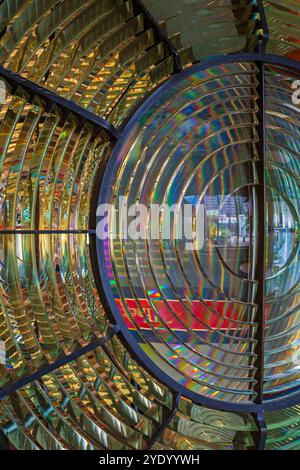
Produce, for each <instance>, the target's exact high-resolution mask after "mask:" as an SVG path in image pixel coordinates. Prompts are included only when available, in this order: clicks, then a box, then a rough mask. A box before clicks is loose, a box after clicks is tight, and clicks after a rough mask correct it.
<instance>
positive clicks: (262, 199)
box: [255, 62, 267, 404]
mask: <svg viewBox="0 0 300 470" xmlns="http://www.w3.org/2000/svg"><path fill="white" fill-rule="evenodd" d="M258 69H259V72H258V80H259V85H258V126H257V133H258V143H257V151H258V157H259V160H257V161H256V162H255V172H256V177H257V180H258V185H257V187H256V197H257V224H258V239H257V256H256V259H257V262H256V269H255V279H256V281H257V292H256V298H255V303H256V305H257V312H256V322H257V331H256V338H255V339H256V340H257V346H256V354H257V359H256V364H255V365H256V374H255V379H256V381H257V382H256V386H255V391H256V393H257V397H256V399H255V402H256V403H258V404H260V403H262V402H263V383H264V343H265V335H264V329H265V328H264V325H265V279H266V268H265V253H266V215H267V211H266V204H267V195H266V175H265V172H266V122H265V66H264V63H263V62H258Z"/></svg>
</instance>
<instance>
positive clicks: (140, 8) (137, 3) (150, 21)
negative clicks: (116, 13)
mask: <svg viewBox="0 0 300 470" xmlns="http://www.w3.org/2000/svg"><path fill="white" fill-rule="evenodd" d="M132 3H133V9H134V12H135V13H136V14H139V13H142V14H143V15H144V18H145V22H146V25H148V26H149V27H151V28H152V29H153V31H154V33H155V35H156V39H157V41H161V42H163V43H164V45H165V48H166V51H168V52H169V54H170V55H172V56H173V63H174V73H178V72H181V71H182V70H183V67H182V63H181V58H180V54H179V52H178V50H177V49H176V47H175V46H174V44H173V43H172V41H171V40H170V39H169V37H168V35H167V34H166V33H165V31H164V30H163V29H162V28H161V27H160V25H159V24H158V22H157V21H156V19H155V18H154V17H153V16H152V14H151V13H150V11H149V10H148V9H147V8H146V7H145V5H144V3H143V2H142V1H141V0H133V2H132Z"/></svg>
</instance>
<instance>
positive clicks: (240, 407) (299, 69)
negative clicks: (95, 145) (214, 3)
mask: <svg viewBox="0 0 300 470" xmlns="http://www.w3.org/2000/svg"><path fill="white" fill-rule="evenodd" d="M133 4H134V8H135V11H136V12H140V13H143V15H144V17H145V18H146V19H147V21H148V22H149V24H151V27H152V28H153V29H154V31H155V33H156V37H157V39H158V40H160V41H163V42H164V43H165V46H166V48H167V50H168V51H169V52H170V54H172V55H173V59H174V72H177V73H176V74H175V75H174V76H173V77H172V78H171V79H170V80H168V81H167V82H165V83H164V84H163V85H162V86H161V87H159V88H158V89H156V90H155V91H154V92H153V93H152V94H151V95H150V97H149V98H148V99H146V100H145V101H144V102H143V105H142V107H140V108H139V109H138V110H137V111H136V113H135V114H134V115H133V116H132V117H131V119H129V121H128V124H127V125H126V126H125V128H124V129H123V130H122V131H120V130H119V129H116V128H115V127H114V126H112V125H111V124H110V123H109V122H108V121H106V120H105V119H102V118H100V117H98V116H96V115H95V114H93V113H91V112H89V111H87V110H85V109H83V108H81V107H80V106H78V105H76V104H74V103H72V102H71V101H69V100H66V99H64V98H62V97H60V96H58V95H57V94H56V93H53V92H50V91H49V90H47V89H45V88H43V87H41V86H39V85H37V84H35V83H33V82H31V81H29V80H26V79H24V78H22V77H20V76H19V75H17V74H15V73H13V72H11V71H9V70H7V69H5V68H3V67H0V77H1V76H2V77H4V78H5V79H6V80H7V81H8V82H9V83H10V84H11V85H12V86H13V87H18V86H21V87H22V88H24V89H25V90H26V91H27V92H28V93H29V95H30V96H39V97H40V98H41V99H42V100H44V101H45V102H46V103H47V104H48V105H50V106H51V105H52V104H53V103H55V104H57V105H58V106H59V108H60V109H61V110H62V111H63V112H66V113H73V114H74V115H76V116H77V118H78V119H79V121H80V122H87V121H88V122H90V123H91V124H92V125H93V126H94V128H95V132H96V133H99V132H101V133H103V132H104V133H106V134H107V136H108V139H109V140H111V142H112V144H113V145H115V147H114V149H113V152H112V154H111V156H110V159H109V163H108V165H107V168H106V170H105V185H107V184H110V177H111V173H112V166H113V164H114V158H115V156H116V155H117V154H118V151H119V149H120V147H121V146H122V144H123V142H124V141H125V140H126V138H127V134H128V129H129V126H131V125H132V124H134V123H136V121H137V120H138V119H139V115H140V113H141V112H142V110H143V108H144V106H147V103H148V100H152V99H156V98H157V97H158V96H159V94H160V93H161V90H162V89H165V88H168V87H170V86H171V85H173V84H174V82H176V81H179V80H182V79H183V78H184V77H186V76H187V75H189V74H191V73H194V72H197V71H201V70H204V69H206V68H208V67H213V66H217V65H221V64H229V63H234V62H251V63H256V64H257V65H258V68H259V87H258V92H259V101H258V105H259V113H258V120H259V124H258V127H257V130H258V135H259V143H258V147H257V150H258V154H259V156H260V159H259V161H257V164H256V165H257V173H258V176H259V191H260V194H261V198H262V200H264V201H265V196H266V195H265V191H266V190H265V150H266V140H265V102H264V67H265V64H269V65H274V66H278V67H283V68H285V69H290V70H291V71H294V72H296V73H299V74H300V63H297V62H295V61H292V60H289V59H286V58H283V57H277V56H271V55H266V54H265V49H266V44H267V41H268V37H269V32H268V25H267V21H266V16H265V12H264V8H263V3H262V1H261V0H257V7H258V11H259V14H260V19H261V26H262V29H263V37H262V40H261V43H260V45H259V46H258V48H257V52H256V53H253V54H232V55H227V56H219V57H215V58H212V59H208V60H204V61H203V62H201V63H199V64H196V65H194V66H192V67H191V68H189V69H186V70H184V71H182V65H181V62H180V55H179V53H178V51H177V50H176V49H175V48H174V46H173V44H172V42H171V41H170V40H169V38H168V37H167V35H166V34H165V33H164V31H163V30H162V29H161V28H160V26H159V25H158V23H157V22H156V21H155V19H154V18H153V17H152V15H151V14H150V13H149V12H148V10H147V9H146V8H145V7H144V5H143V3H142V2H141V1H140V0H134V2H133ZM178 72H180V73H178ZM102 176H103V171H101V181H102ZM99 183H100V180H99ZM95 191H96V189H95ZM102 193H103V191H102V190H101V191H100V193H99V200H98V201H99V202H101V200H102V199H101V198H102ZM264 206H265V205H264V204H263V205H262V207H261V209H260V211H259V220H260V223H261V226H262V227H265V207H264ZM94 223H95V219H94V216H93V221H92V226H94ZM263 232H264V233H263ZM29 233H32V234H36V235H38V234H42V233H48V234H52V233H53V234H54V233H89V234H90V235H92V244H93V245H94V247H95V246H96V250H97V256H96V250H95V251H94V254H93V257H94V258H96V257H97V259H94V262H93V263H92V266H93V270H97V271H98V272H100V277H101V280H99V282H98V283H97V288H98V290H99V294H100V296H101V299H102V300H103V304H104V307H105V310H106V313H107V315H108V318H109V319H110V320H111V325H110V327H109V328H108V330H107V332H106V334H105V335H104V336H103V337H101V338H98V339H96V340H95V341H93V342H91V343H90V344H88V345H86V346H84V347H81V348H78V349H77V350H76V351H74V352H73V353H71V354H68V355H65V356H63V357H61V358H59V359H57V360H56V361H55V362H53V363H52V364H49V365H47V366H45V367H42V368H40V369H39V370H38V371H37V372H35V373H33V374H30V375H28V376H26V377H24V378H22V379H20V380H18V381H16V382H15V383H13V384H11V385H9V386H7V387H5V388H3V389H1V390H0V400H1V399H4V398H5V397H7V396H8V395H9V394H11V393H13V392H15V391H17V390H19V389H21V388H22V387H24V385H26V384H28V383H30V382H32V381H33V380H38V379H39V378H41V377H42V376H44V375H45V374H47V373H49V372H52V371H55V370H57V368H59V367H61V366H62V365H64V364H67V363H68V362H70V361H73V360H75V359H77V358H78V357H80V356H82V355H83V354H86V353H87V352H90V351H93V350H94V349H95V348H97V347H99V346H102V347H103V348H104V349H105V350H106V349H107V343H108V342H109V341H110V340H111V338H112V337H113V336H114V335H116V334H117V335H119V336H120V338H121V340H122V341H123V342H124V343H125V344H126V346H127V348H128V350H129V351H130V352H131V354H132V356H133V357H134V358H135V360H136V361H137V362H138V363H139V364H141V365H142V366H143V367H144V368H145V369H146V370H148V371H149V372H150V373H151V374H152V375H153V376H155V377H156V378H157V379H158V380H160V381H161V382H162V383H163V384H165V385H166V386H167V387H169V388H170V389H171V390H173V396H174V402H173V405H172V408H171V410H168V411H166V413H165V416H164V420H163V423H162V426H161V427H160V428H159V429H158V430H157V432H156V434H155V435H154V437H153V438H152V440H151V442H150V443H149V446H148V448H149V449H150V448H151V447H152V446H153V445H154V443H155V442H156V441H157V440H158V439H159V437H160V436H161V434H162V433H163V431H164V430H165V429H166V427H167V426H168V424H169V423H170V421H171V420H172V418H173V416H174V415H175V413H176V411H177V409H178V402H179V399H180V397H181V396H182V397H187V398H189V399H191V400H193V402H194V403H196V404H199V405H203V406H206V407H209V408H212V409H218V410H223V411H230V412H239V413H250V414H252V416H253V418H254V420H255V422H256V425H257V428H258V432H257V436H256V439H255V440H256V448H257V449H264V447H265V442H266V435H267V429H266V423H265V418H264V413H265V411H272V410H277V409H281V408H287V407H290V406H293V405H296V404H299V403H300V392H298V391H296V392H295V393H291V394H289V395H287V396H285V397H282V398H276V399H273V400H270V401H263V397H262V383H263V375H262V374H261V375H258V376H257V377H256V378H257V381H258V384H259V386H258V388H257V390H256V391H257V397H258V398H257V400H256V402H255V403H244V404H236V403H228V402H222V401H220V400H214V399H209V398H206V397H202V396H199V395H198V394H195V393H193V392H190V391H187V390H186V389H185V388H184V387H183V386H180V385H178V383H177V382H176V381H175V380H173V379H172V378H170V377H169V376H167V375H166V374H165V373H164V372H162V371H161V370H160V369H159V367H157V366H156V364H154V363H153V362H152V361H151V360H150V358H149V357H148V356H147V355H146V354H145V353H144V351H143V350H142V349H141V348H140V346H139V345H138V343H137V342H136V341H135V340H134V339H133V336H132V334H131V333H130V332H129V331H128V329H127V327H126V325H125V323H124V320H123V318H122V316H121V314H120V312H119V310H118V308H117V307H116V305H115V302H114V299H113V297H112V295H111V291H110V286H109V284H108V280H107V278H106V273H105V270H104V267H103V265H102V258H101V256H102V249H103V245H102V244H101V242H97V240H96V232H95V229H94V228H91V229H87V230H39V229H38V228H37V229H36V230H21V229H16V230H13V229H12V230H0V234H2V235H7V234H29ZM260 237H261V239H260V246H261V250H262V252H263V251H264V247H265V230H261V234H260ZM264 269H265V268H264V256H261V263H260V266H259V269H258V270H257V279H259V281H260V282H259V284H260V286H261V287H260V288H259V289H258V292H257V298H256V303H257V305H258V310H257V318H256V320H257V323H258V324H259V328H258V330H257V339H258V348H257V358H258V359H257V366H258V367H257V369H258V370H260V371H263V352H264V351H263V344H264V328H263V324H264V321H263V320H264V315H265V314H264V288H263V284H264V279H265V273H264ZM97 274H98V273H97ZM98 278H99V276H98V275H96V279H98Z"/></svg>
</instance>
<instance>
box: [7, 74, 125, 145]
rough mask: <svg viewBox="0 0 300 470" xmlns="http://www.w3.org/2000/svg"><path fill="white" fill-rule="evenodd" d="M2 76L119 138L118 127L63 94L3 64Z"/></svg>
mask: <svg viewBox="0 0 300 470" xmlns="http://www.w3.org/2000/svg"><path fill="white" fill-rule="evenodd" d="M1 77H3V78H5V80H7V81H8V82H9V83H10V84H12V85H13V86H20V87H22V88H23V89H24V90H25V91H26V92H27V93H28V94H29V95H30V96H33V97H34V96H38V97H39V98H41V99H42V100H44V101H45V102H46V103H47V104H50V105H52V104H56V105H57V106H58V107H59V108H60V109H61V110H63V111H64V112H67V113H72V114H74V115H75V116H76V117H77V118H78V119H79V120H80V121H81V122H89V123H91V124H92V125H93V126H94V128H95V130H96V131H99V132H100V131H102V132H103V130H104V131H105V132H106V133H107V134H108V136H110V137H111V138H112V139H113V140H117V139H118V138H119V136H120V132H119V130H118V129H117V128H116V127H114V126H113V125H112V124H110V123H109V122H108V121H106V119H103V118H101V117H99V116H97V115H96V114H94V113H91V112H90V111H88V110H87V109H85V108H82V107H81V106H78V105H77V104H75V103H73V101H70V100H67V99H66V98H63V97H62V96H59V95H58V94H57V93H54V92H52V91H49V90H47V89H46V88H44V87H42V86H40V85H38V84H37V83H35V82H32V81H31V80H28V79H26V78H23V77H22V76H21V75H18V74H16V73H14V72H12V71H11V70H8V69H6V68H5V67H2V66H0V78H1Z"/></svg>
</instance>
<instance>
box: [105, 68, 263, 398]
mask: <svg viewBox="0 0 300 470" xmlns="http://www.w3.org/2000/svg"><path fill="white" fill-rule="evenodd" d="M257 83H258V82H257V69H256V65H255V64H252V63H233V64H228V65H224V66H219V67H218V66H216V67H213V68H210V69H207V70H205V71H202V72H198V73H190V74H188V75H187V77H186V78H184V79H180V78H179V79H177V80H174V81H173V82H171V85H170V86H168V87H165V88H163V89H162V90H160V91H159V92H157V93H156V94H154V95H153V97H152V98H151V99H150V100H148V101H147V102H146V104H145V105H144V106H143V107H142V109H141V110H139V112H138V114H137V115H136V116H135V117H134V119H133V120H132V121H131V123H130V124H129V127H128V128H127V129H126V138H124V140H123V142H124V144H123V145H119V146H117V148H116V150H115V151H114V154H113V156H112V158H111V161H110V164H109V167H108V170H107V173H106V175H105V177H104V183H103V186H104V188H105V189H104V190H103V191H102V196H100V202H105V203H111V204H113V210H111V211H110V213H109V220H108V228H107V227H106V230H107V231H108V232H107V233H108V234H109V238H108V239H107V240H106V241H104V242H103V250H104V252H103V256H105V260H106V265H105V270H104V272H103V277H105V278H108V279H109V291H110V292H109V295H111V296H112V297H113V299H114V301H113V302H114V307H115V308H117V309H118V312H119V313H120V314H121V316H122V318H123V321H124V323H125V324H126V327H127V328H128V330H129V331H130V332H131V335H132V338H134V339H135V341H136V342H137V344H138V345H139V347H140V349H141V350H142V351H143V352H144V353H145V354H146V355H147V356H148V357H149V358H151V361H152V362H154V363H155V364H156V366H158V367H159V369H160V370H162V371H163V372H164V373H165V374H166V375H168V376H170V377H172V378H173V379H174V380H175V381H176V382H177V383H178V384H180V385H181V386H182V387H183V388H186V389H188V390H191V391H193V392H196V393H198V394H200V395H204V396H207V397H211V398H216V399H219V400H225V401H234V402H240V401H252V400H253V399H254V398H255V395H256V392H255V382H256V379H255V371H256V365H255V360H256V353H255V345H256V340H255V333H256V321H255V315H256V309H257V307H256V305H255V301H254V299H255V292H256V285H257V283H256V280H255V278H254V272H255V266H256V258H257V251H258V250H257V239H256V231H257V229H256V225H257V221H256V205H257V202H258V201H257V196H256V189H255V186H256V184H257V177H256V174H255V170H254V165H255V160H257V159H258V156H257V151H256V142H257V139H258V136H257V131H256V126H257V116H256V112H257V98H258V96H257ZM101 197H103V199H101ZM143 208H147V209H149V210H146V212H145V213H143V214H142V212H144V211H143V210H142V209H143ZM133 215H135V216H136V219H135V220H132V219H133V218H132V217H131V216H133ZM116 216H117V217H116ZM115 219H117V220H115ZM101 224H103V219H102V220H100V221H99V226H98V229H99V230H100V229H101ZM134 224H136V225H134ZM195 224H196V225H195ZM125 226H126V227H127V228H128V231H127V232H126V233H125V234H124V233H123V229H124V227H125ZM134 229H136V230H135V232H134V234H133V235H136V237H134V239H133V237H132V233H130V231H131V230H132V231H134ZM99 235H100V236H101V234H100V233H99Z"/></svg>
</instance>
